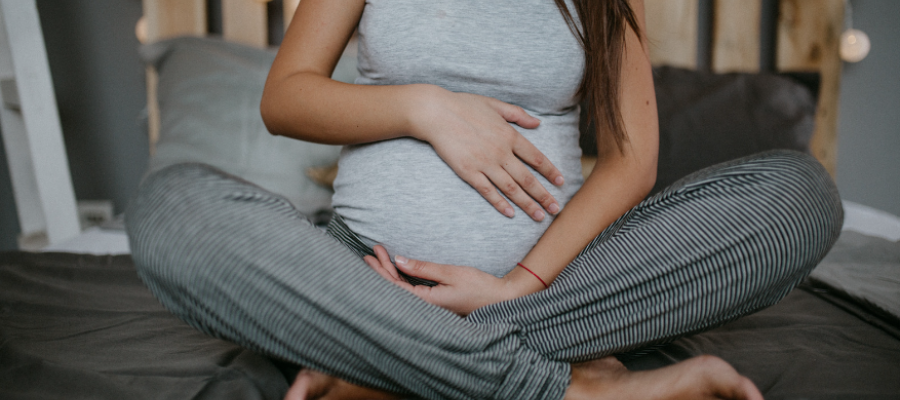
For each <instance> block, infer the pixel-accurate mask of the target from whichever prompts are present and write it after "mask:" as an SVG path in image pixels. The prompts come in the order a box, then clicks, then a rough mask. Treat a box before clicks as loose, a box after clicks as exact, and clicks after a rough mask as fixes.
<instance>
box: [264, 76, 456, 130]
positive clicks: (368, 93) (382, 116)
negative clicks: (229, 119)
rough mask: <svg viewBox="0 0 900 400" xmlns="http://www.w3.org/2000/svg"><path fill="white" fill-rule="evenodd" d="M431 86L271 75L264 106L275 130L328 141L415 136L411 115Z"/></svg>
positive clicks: (430, 89) (265, 120)
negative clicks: (369, 84)
mask: <svg viewBox="0 0 900 400" xmlns="http://www.w3.org/2000/svg"><path fill="white" fill-rule="evenodd" d="M428 86H429V85H403V86H368V85H352V84H347V83H342V82H337V81H334V80H332V79H330V78H328V77H325V76H321V75H319V74H316V73H314V72H297V73H294V74H291V75H288V76H284V77H270V78H269V80H268V81H267V82H266V89H265V91H264V93H263V100H262V103H261V105H260V111H261V113H262V116H263V121H264V122H265V124H266V127H267V128H268V129H269V131H270V132H272V133H273V134H276V135H282V136H288V137H293V138H297V139H302V140H307V141H311V142H318V143H328V144H357V143H366V142H375V141H379V140H386V139H393V138H396V137H400V136H411V135H413V133H414V132H413V129H412V118H413V116H414V115H413V113H414V112H415V110H417V109H418V106H419V105H422V104H423V103H425V102H426V101H427V100H426V98H425V97H426V96H427V95H428V93H429V91H434V90H436V89H439V88H429V87H428Z"/></svg>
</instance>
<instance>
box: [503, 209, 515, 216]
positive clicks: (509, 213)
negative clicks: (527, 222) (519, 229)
mask: <svg viewBox="0 0 900 400" xmlns="http://www.w3.org/2000/svg"><path fill="white" fill-rule="evenodd" d="M503 215H505V216H507V217H509V218H512V217H513V216H515V215H516V212H515V211H513V209H512V207H506V209H505V210H503Z"/></svg>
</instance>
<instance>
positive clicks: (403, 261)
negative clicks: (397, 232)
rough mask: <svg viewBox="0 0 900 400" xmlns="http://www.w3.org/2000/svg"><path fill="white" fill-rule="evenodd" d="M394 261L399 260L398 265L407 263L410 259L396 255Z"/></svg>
mask: <svg viewBox="0 0 900 400" xmlns="http://www.w3.org/2000/svg"><path fill="white" fill-rule="evenodd" d="M394 261H396V262H397V265H406V263H408V262H409V260H408V259H406V257H403V256H394Z"/></svg>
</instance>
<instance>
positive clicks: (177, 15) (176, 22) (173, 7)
mask: <svg viewBox="0 0 900 400" xmlns="http://www.w3.org/2000/svg"><path fill="white" fill-rule="evenodd" d="M143 5H144V18H146V23H147V40H148V42H149V43H152V42H156V41H159V40H163V39H168V38H171V37H175V36H182V35H194V36H205V35H206V31H207V27H206V1H205V0H144V3H143Z"/></svg>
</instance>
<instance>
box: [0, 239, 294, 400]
mask: <svg viewBox="0 0 900 400" xmlns="http://www.w3.org/2000/svg"><path fill="white" fill-rule="evenodd" d="M286 390H287V380H286V379H285V378H284V377H283V376H282V374H281V373H280V372H279V370H278V369H277V368H275V367H274V366H273V364H272V363H271V362H269V360H267V359H266V358H263V357H260V356H259V355H256V354H254V353H252V352H250V351H248V350H245V349H242V348H240V347H238V346H236V345H233V344H231V343H228V342H225V341H221V340H218V339H214V338H211V337H208V336H206V335H204V334H202V333H200V332H199V331H196V330H194V329H193V328H191V327H190V326H188V325H187V324H185V323H183V322H181V321H180V320H178V319H176V318H175V317H174V316H172V315H171V314H170V313H169V312H168V311H166V310H165V309H163V308H162V306H161V305H160V304H159V303H158V302H157V301H156V299H155V298H154V297H153V296H152V295H151V294H150V291H149V290H147V289H146V288H145V287H144V285H143V283H142V282H141V281H140V280H139V279H138V277H137V274H136V273H135V271H134V266H133V264H132V263H131V258H130V257H128V256H116V257H97V256H87V255H78V254H62V253H58V254H34V253H22V252H11V253H0V399H4V400H12V399H129V400H131V399H217V400H218V399H280V398H281V397H283V395H284V392H285V391H286Z"/></svg>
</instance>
